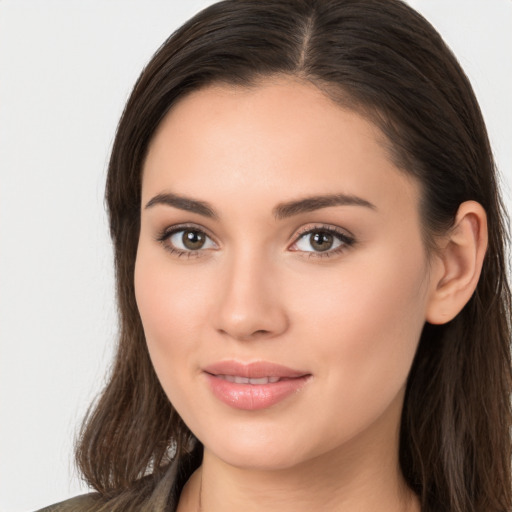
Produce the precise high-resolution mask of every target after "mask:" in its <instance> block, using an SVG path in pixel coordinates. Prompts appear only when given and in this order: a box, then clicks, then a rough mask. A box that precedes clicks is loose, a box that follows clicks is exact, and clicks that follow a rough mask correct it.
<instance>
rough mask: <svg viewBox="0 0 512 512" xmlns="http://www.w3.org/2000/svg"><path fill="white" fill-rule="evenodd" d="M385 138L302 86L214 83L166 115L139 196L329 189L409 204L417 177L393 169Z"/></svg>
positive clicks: (293, 193)
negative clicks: (249, 85) (405, 198)
mask: <svg viewBox="0 0 512 512" xmlns="http://www.w3.org/2000/svg"><path fill="white" fill-rule="evenodd" d="M385 142H386V141H385V137H384V135H383V134H382V133H381V131H380V130H379V129H378V128H377V127H376V126H375V125H374V124H372V123H371V122H369V121H368V120H367V119H365V118H364V117H363V116H361V115H359V114H358V113H356V112H354V111H352V110H349V109H347V108H342V107H340V106H339V105H338V104H337V103H335V102H334V101H333V100H332V99H330V98H329V97H328V96H327V95H326V94H324V93H323V92H322V91H320V90H319V89H318V88H317V87H316V86H314V85H312V84H309V83H304V82H301V81H298V80H294V79H276V80H272V81H271V80H268V81H265V82H261V83H259V84H258V85H255V86H251V87H235V86H229V85H213V86H209V87H206V88H204V89H201V90H198V91H195V92H193V93H191V94H189V95H187V96H185V97H183V98H182V99H181V100H180V101H179V102H178V103H177V104H176V105H175V106H174V107H173V108H172V109H171V111H170V112H169V113H168V114H167V116H166V117H165V118H164V120H163V122H162V123H161V125H160V127H159V128H158V130H157V132H156V133H155V136H154V137H153V140H152V142H151V145H150V149H149V152H148V156H147V159H146V162H145V166H144V176H143V200H144V198H146V199H148V198H149V197H148V196H150V195H151V194H157V193H159V192H162V191H163V189H166V190H167V191H172V192H177V193H185V194H190V193H191V192H194V193H195V194H196V195H200V196H212V195H215V194H217V195H218V199H219V200H222V199H228V198H230V201H233V198H234V197H240V196H244V195H245V196H246V199H247V200H250V199H255V198H257V196H258V194H259V195H260V196H264V198H265V199H270V198H273V199H275V200H276V201H281V200H283V199H293V198H296V197H299V196H304V195H306V194H311V193H315V194H327V193H333V192H339V193H350V194H358V195H361V194H362V193H363V192H364V194H366V195H369V196H372V197H373V199H374V200H375V199H377V198H379V199H378V202H380V203H383V202H384V203H386V202H387V203H388V204H390V205H392V204H393V203H394V202H396V200H397V199H399V198H400V197H403V195H404V192H406V195H407V196H411V197H412V198H413V199H414V200H416V195H417V192H418V191H417V189H416V188H417V187H416V183H415V181H414V179H413V178H410V177H408V176H407V175H406V174H405V173H404V172H403V171H400V170H398V169H397V168H396V166H395V165H394V164H393V162H392V159H391V158H390V155H389V153H388V151H387V149H386V143H385ZM334 189H336V190H334ZM260 199H261V197H260ZM369 200H370V201H371V199H369ZM371 202H374V201H371Z"/></svg>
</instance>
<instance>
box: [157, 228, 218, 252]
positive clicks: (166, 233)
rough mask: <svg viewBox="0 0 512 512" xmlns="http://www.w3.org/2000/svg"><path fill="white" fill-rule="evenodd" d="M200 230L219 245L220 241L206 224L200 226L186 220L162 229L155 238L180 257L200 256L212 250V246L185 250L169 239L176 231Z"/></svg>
mask: <svg viewBox="0 0 512 512" xmlns="http://www.w3.org/2000/svg"><path fill="white" fill-rule="evenodd" d="M186 230H190V231H198V232H200V233H203V234H204V235H205V236H206V237H207V238H209V239H210V240H211V241H212V242H213V244H214V245H215V246H216V248H218V247H219V243H218V242H217V241H216V240H215V237H213V236H212V235H211V234H210V232H209V230H208V229H207V228H205V227H204V226H200V225H198V224H194V223H190V222H185V223H183V224H173V225H171V226H166V227H165V228H163V229H162V230H160V231H159V232H158V233H157V235H156V236H155V240H156V241H157V242H159V243H161V244H162V245H163V246H164V248H165V249H166V250H168V251H169V252H170V253H171V254H175V255H177V256H178V257H181V256H187V257H188V258H190V257H198V256H201V255H202V254H204V253H205V252H206V251H209V250H211V248H207V249H203V248H200V249H195V250H194V249H190V250H183V249H180V248H178V247H175V246H173V245H171V244H170V243H169V239H170V237H171V236H172V235H175V234H176V233H179V232H180V231H186Z"/></svg>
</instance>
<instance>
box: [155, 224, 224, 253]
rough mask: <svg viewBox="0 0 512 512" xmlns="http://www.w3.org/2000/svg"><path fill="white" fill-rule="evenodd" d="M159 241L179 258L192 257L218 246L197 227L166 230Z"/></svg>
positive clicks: (177, 227)
mask: <svg viewBox="0 0 512 512" xmlns="http://www.w3.org/2000/svg"><path fill="white" fill-rule="evenodd" d="M158 241H159V242H161V243H162V244H164V246H165V248H166V249H168V250H169V251H170V252H171V253H176V254H178V255H179V256H182V255H188V256H192V255H196V254H197V252H198V251H201V250H206V249H216V248H217V244H216V243H215V242H214V241H213V240H212V239H211V238H210V237H209V236H208V235H207V234H206V233H205V232H204V231H202V230H201V229H198V228H195V227H184V226H176V227H174V228H170V229H166V230H165V231H164V232H163V233H162V234H161V235H160V236H159V237H158Z"/></svg>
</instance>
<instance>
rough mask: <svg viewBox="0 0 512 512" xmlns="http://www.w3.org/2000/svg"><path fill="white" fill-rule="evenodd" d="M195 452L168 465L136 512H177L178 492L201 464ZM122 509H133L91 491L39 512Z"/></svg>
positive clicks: (104, 511)
mask: <svg viewBox="0 0 512 512" xmlns="http://www.w3.org/2000/svg"><path fill="white" fill-rule="evenodd" d="M200 448H202V447H200ZM194 452H195V453H194V455H195V456H192V457H184V458H183V459H185V460H183V459H182V460H175V461H174V462H172V464H170V466H169V468H168V470H167V471H166V472H165V474H164V476H163V477H162V479H161V480H160V481H159V482H158V484H157V485H156V487H155V488H154V490H153V492H152V493H151V495H150V496H149V497H148V498H147V499H146V500H145V501H144V503H143V504H142V505H141V506H139V507H137V512H139V511H140V512H176V508H177V506H178V500H179V495H180V493H181V489H182V488H183V485H184V484H185V482H186V481H187V480H188V478H189V476H190V475H191V474H192V472H193V471H194V470H195V469H196V468H197V466H198V465H199V464H200V459H201V455H202V449H200V450H194ZM124 510H132V508H131V507H130V506H129V505H127V504H126V503H124V504H122V503H120V502H119V500H117V499H114V500H112V501H105V500H104V499H101V497H100V495H99V494H98V493H96V492H93V493H90V494H83V495H81V496H76V497H75V498H71V499H69V500H66V501H62V502H60V503H55V504H54V505H50V506H49V507H45V508H43V509H41V510H39V511H38V512H113V511H119V512H122V511H124Z"/></svg>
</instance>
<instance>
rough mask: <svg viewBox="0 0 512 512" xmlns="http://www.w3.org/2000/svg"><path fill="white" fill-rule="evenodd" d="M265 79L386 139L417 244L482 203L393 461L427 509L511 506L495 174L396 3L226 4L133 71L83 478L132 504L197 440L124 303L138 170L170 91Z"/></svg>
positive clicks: (430, 45) (468, 114)
mask: <svg viewBox="0 0 512 512" xmlns="http://www.w3.org/2000/svg"><path fill="white" fill-rule="evenodd" d="M276 74H280V75H282V74H286V75H291V76H295V77H298V78H300V79H303V80H306V81H309V82H311V83H313V84H315V85H316V86H318V87H319V88H320V89H321V90H323V91H324V92H325V93H326V94H328V95H329V96H330V97H332V98H333V99H335V101H337V102H339V103H340V104H342V105H344V106H345V107H348V108H352V109H354V110H355V111H357V112H359V113H362V114H363V115H365V116H367V117H369V118H370V119H371V120H372V121H373V122H374V123H375V124H376V125H377V126H378V127H379V128H380V129H381V130H382V132H383V133H384V134H385V135H386V137H387V141H388V144H389V147H390V149H391V152H392V155H393V158H394V159H395V162H396V164H397V165H398V166H399V167H400V168H401V169H402V170H403V171H404V172H407V173H411V174H412V175H414V176H415V177H416V178H417V180H418V181H419V183H420V184H421V187H422V203H421V213H422V221H423V230H424V239H425V243H426V246H427V248H431V247H432V244H433V239H434V237H433V235H434V234H437V233H440V232H443V231H444V230H446V229H448V228H449V227H450V226H451V225H452V223H453V221H454V218H455V214H456V212H457V209H458V207H459V205H460V204H461V203H462V202H464V201H467V200H475V201H478V202H479V203H480V204H482V206H483V207H484V208H485V210H486V212H487V218H488V228H489V247H488V251H487V254H486V258H485V261H484V265H483V271H482V274H481V278H480V281H479V283H478V286H477V289H476V292H475V293H474V295H473V297H472V298H471V300H470V301H469V302H468V304H467V305H466V306H465V307H464V309H463V310H462V311H461V313H460V314H459V315H458V316H457V317H456V318H455V319H454V320H452V321H451V322H449V323H447V324H445V325H437V326H434V325H428V324H427V325H425V327H424V331H423V333H422V336H421V340H420V343H419V347H418V350H417V354H416V357H415V360H414V363H413V365H412V369H411V371H410V375H409V379H408V383H407V391H406V396H405V403H404V408H403V413H402V423H401V433H400V463H401V469H402V472H403V475H404V477H405V480H406V481H407V483H408V485H409V486H410V487H411V489H413V490H414V491H415V492H416V493H417V495H418V496H419V498H420V501H421V505H422V510H423V511H424V512H443V511H446V512H448V511H450V512H472V511H475V512H484V511H485V512H490V511H509V510H511V509H512V495H511V471H510V466H511V440H510V427H511V407H510V392H511V382H512V379H511V361H510V311H511V310H510V307H511V302H510V290H509V286H508V283H507V264H506V259H505V245H506V240H507V231H506V225H505V220H504V219H505V214H504V210H503V206H502V203H501V200H500V196H499V192H498V188H497V177H496V171H495V166H494V162H493V157H492V153H491V149H490V146H489V141H488V137H487V133H486V128H485V125H484V121H483V118H482V115H481V112H480V109H479V106H478V104H477V101H476V99H475V95H474V93H473V91H472V88H471V85H470V83H469V81H468V79H467V77H466V76H465V74H464V72H463V71H462V70H461V68H460V66H459V64H458V63H457V61H456V59H455V57H454V56H453V55H452V53H451V52H450V50H449V49H448V47H447V46H446V45H445V43H444V42H443V40H442V39H441V37H440V36H439V34H438V33H437V32H436V31H435V29H434V28H433V27H432V26H431V25H430V24H429V23H428V22H427V21H426V20H425V19H424V18H422V17H421V16H420V15H419V14H418V13H416V12H415V11H414V10H413V9H411V8H410V7H408V6H407V5H406V4H404V3H403V2H401V1H400V0H386V1H383V0H226V1H223V2H219V3H216V4H214V5H212V6H210V7H209V8H207V9H205V10H203V11H202V12H200V13H199V14H198V15H196V16H195V17H194V18H192V19H191V20H190V21H188V22H187V23H186V24H185V25H184V26H182V27H181V28H180V29H179V30H177V31H176V32H175V33H174V34H173V35H172V36H171V37H170V38H169V39H168V40H167V41H165V43H164V44H163V45H162V46H161V48H160V49H159V50H158V51H157V53H156V54H155V55H154V57H153V58H152V60H151V61H150V62H149V64H148V65H147V67H146V68H145V69H144V71H143V72H142V74H141V76H140V78H139V79H138V81H137V83H136V85H135V87H134V89H133V92H132V95H131V97H130V98H129V100H128V103H127V105H126V108H125V110H124V113H123V115H122V118H121V120H120V123H119V126H118V130H117V134H116V138H115V142H114V147H113V150H112V155H111V160H110V165H109V171H108V178H107V189H106V200H107V205H108V210H109V214H110V227H111V235H112V239H113V243H114V248H115V265H116V277H117V297H118V304H119V318H120V337H119V345H118V349H117V356H116V359H115V363H114V366H113V369H112V373H111V376H110V379H109V381H108V384H107V386H106V388H105V390H104V392H103V394H102V395H101V397H100V398H99V400H98V402H97V403H96V404H95V405H94V407H93V408H92V409H91V411H90V413H89V415H88V417H87V418H86V421H85V423H84V426H83V429H82V431H81V435H80V440H79V444H78V447H77V462H78V466H79V468H80V470H81V472H82V474H83V475H84V477H85V479H86V481H87V482H89V483H90V485H91V486H93V487H94V488H96V489H97V490H98V491H99V492H100V494H101V495H102V497H103V498H104V499H105V500H108V499H110V498H113V497H116V500H117V503H119V504H121V503H124V504H126V506H125V508H123V510H125V509H126V510H136V509H137V506H138V504H140V503H141V502H142V500H143V499H144V498H145V496H147V495H148V494H149V493H150V492H151V491H152V489H153V488H154V486H155V485H156V482H158V480H159V478H160V477H161V474H162V472H163V471H164V469H165V468H166V467H167V465H168V464H169V462H170V461H171V460H172V459H173V458H175V457H181V456H183V455H184V454H185V453H186V452H187V451H188V449H189V447H190V446H191V441H193V439H194V438H193V434H192V433H191V432H190V431H189V430H188V428H187V427H186V425H185V424H184V423H183V422H182V420H181V418H180V417H179V415H178V414H177V413H176V411H175V410H174V409H173V406H172V404H171V403H169V401H168V399H167V397H166V396H165V394H164V392H163V390H162V388H161V386H160V384H159V382H158V380H157V377H156V375H155V372H154V370H153V368H152V365H151V362H150V359H149V356H148V351H147V348H146V343H145V339H144V334H143V329H142V324H141V320H140V317H139V313H138V310H137V306H136V302H135V294H134V284H133V273H134V264H135V257H136V250H137V243H138V236H139V217H140V202H141V174H142V167H143V163H144V159H145V155H146V152H147V149H148V145H149V143H150V141H151V139H152V136H153V134H154V133H155V130H156V128H157V127H158V125H159V123H160V122H161V121H162V119H163V117H164V116H165V115H166V113H167V112H168V111H169V109H171V108H172V106H173V104H174V103H175V102H176V101H177V100H178V99H179V98H181V97H183V96H184V95H185V94H187V93H188V92H190V91H192V90H197V89H199V88H201V87H204V86H206V85H208V84H211V83H214V82H221V83H230V84H238V85H242V86H244V85H245V86H248V85H251V84H254V83H256V81H257V80H258V79H260V78H262V77H267V76H272V75H276ZM144 475H146V477H145V478H142V477H143V476H144ZM148 475H149V476H148ZM128 503H129V504H130V505H128Z"/></svg>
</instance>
